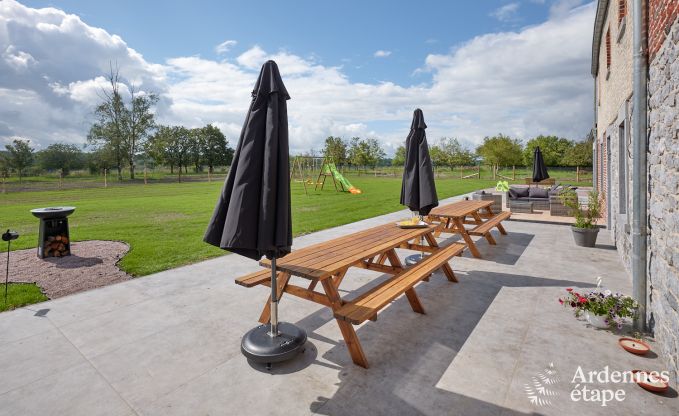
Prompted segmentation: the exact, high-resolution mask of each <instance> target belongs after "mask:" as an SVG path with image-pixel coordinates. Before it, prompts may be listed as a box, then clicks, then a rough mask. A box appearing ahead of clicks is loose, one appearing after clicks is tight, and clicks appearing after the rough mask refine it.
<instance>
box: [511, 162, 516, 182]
mask: <svg viewBox="0 0 679 416" xmlns="http://www.w3.org/2000/svg"><path fill="white" fill-rule="evenodd" d="M512 180H513V181H515V180H516V165H513V166H512Z"/></svg>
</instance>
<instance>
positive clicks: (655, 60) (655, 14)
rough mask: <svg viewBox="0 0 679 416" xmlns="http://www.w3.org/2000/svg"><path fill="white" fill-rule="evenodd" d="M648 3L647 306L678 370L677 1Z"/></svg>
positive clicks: (678, 112)
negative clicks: (648, 297) (648, 302)
mask: <svg viewBox="0 0 679 416" xmlns="http://www.w3.org/2000/svg"><path fill="white" fill-rule="evenodd" d="M649 3H650V8H649V23H650V24H649V68H648V69H649V74H648V75H649V78H648V166H649V175H648V189H649V201H648V208H649V215H648V220H649V223H648V226H649V239H648V266H649V274H648V279H649V296H650V300H651V302H650V306H651V307H650V308H649V309H650V312H651V314H652V317H651V318H652V319H651V323H652V324H654V331H655V334H656V338H657V339H658V340H659V341H660V342H661V343H662V346H663V349H664V350H665V352H666V353H667V354H668V356H669V357H670V359H671V360H673V363H672V364H673V366H674V369H675V370H679V19H678V18H677V15H678V13H679V1H678V0H664V1H659V0H656V1H650V2H649Z"/></svg>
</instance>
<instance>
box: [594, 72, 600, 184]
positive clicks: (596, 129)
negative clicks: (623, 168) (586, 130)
mask: <svg viewBox="0 0 679 416" xmlns="http://www.w3.org/2000/svg"><path fill="white" fill-rule="evenodd" d="M598 83H599V78H598V75H597V76H595V77H594V127H593V128H592V135H593V136H594V142H593V143H592V146H594V149H592V189H593V190H595V191H598V190H599V188H598V187H597V182H598V180H599V176H598V174H597V170H598V169H599V159H598V157H599V154H598V153H599V152H597V145H596V144H597V141H598V140H599V137H598V136H599V131H598V127H597V121H598V120H599V114H598V108H597V105H596V104H597V101H598V99H599V98H598V94H599V91H598V88H597V86H598V85H599V84H598Z"/></svg>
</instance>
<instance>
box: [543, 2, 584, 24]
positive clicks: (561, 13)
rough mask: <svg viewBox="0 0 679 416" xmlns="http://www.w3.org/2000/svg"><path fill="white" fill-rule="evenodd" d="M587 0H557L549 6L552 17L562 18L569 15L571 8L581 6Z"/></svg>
mask: <svg viewBox="0 0 679 416" xmlns="http://www.w3.org/2000/svg"><path fill="white" fill-rule="evenodd" d="M584 1H585V0H556V1H555V2H554V4H552V6H551V7H550V8H549V16H550V18H552V19H560V18H563V17H566V16H568V14H569V13H570V12H571V10H573V9H575V8H576V7H578V6H580V5H581V4H582V3H584Z"/></svg>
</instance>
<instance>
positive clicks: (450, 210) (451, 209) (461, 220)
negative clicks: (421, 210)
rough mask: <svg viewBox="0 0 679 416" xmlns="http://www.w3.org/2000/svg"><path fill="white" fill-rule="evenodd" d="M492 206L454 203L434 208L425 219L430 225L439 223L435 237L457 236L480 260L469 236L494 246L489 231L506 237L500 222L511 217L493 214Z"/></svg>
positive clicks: (489, 202) (477, 250)
mask: <svg viewBox="0 0 679 416" xmlns="http://www.w3.org/2000/svg"><path fill="white" fill-rule="evenodd" d="M492 204H493V201H471V200H466V201H459V202H454V203H452V204H448V205H443V206H440V207H436V208H434V209H433V210H432V211H431V212H430V213H429V216H428V217H427V219H428V221H429V222H432V223H440V228H439V229H438V230H437V231H436V236H438V235H440V234H441V233H444V232H445V233H452V234H459V235H460V236H461V237H462V238H463V239H464V241H465V243H467V246H468V247H469V251H470V252H471V253H472V255H473V256H474V257H477V258H480V257H481V253H480V252H479V249H478V248H477V247H476V244H475V243H474V240H472V238H471V236H472V235H474V236H482V237H484V238H485V239H486V240H487V241H488V243H489V244H492V245H495V244H496V242H495V239H494V238H493V236H492V234H491V233H490V231H491V230H492V229H493V228H497V229H498V231H500V234H503V235H506V234H507V231H506V230H505V228H504V227H503V226H502V221H504V220H506V219H508V218H509V217H510V216H511V215H512V214H511V213H510V212H506V211H502V212H499V213H497V214H496V213H494V212H493V210H492V209H491V208H490V206H491V205H492ZM467 217H471V219H467ZM465 225H473V226H474V227H473V228H470V229H467V228H466V227H465Z"/></svg>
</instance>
